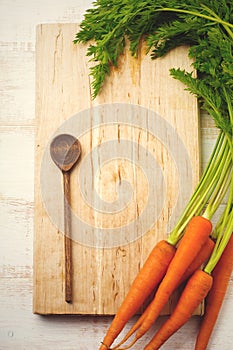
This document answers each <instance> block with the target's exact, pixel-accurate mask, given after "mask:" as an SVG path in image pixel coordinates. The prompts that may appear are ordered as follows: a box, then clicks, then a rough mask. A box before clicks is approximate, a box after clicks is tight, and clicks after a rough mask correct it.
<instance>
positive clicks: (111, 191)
mask: <svg viewBox="0 0 233 350" xmlns="http://www.w3.org/2000/svg"><path fill="white" fill-rule="evenodd" d="M77 30H78V25H76V24H43V25H39V26H38V27H37V45H36V115H37V128H36V145H35V238H34V312H35V313H39V314H114V313H115V312H116V310H117V308H118V307H119V305H120V303H121V301H122V299H123V298H124V296H125V294H126V293H127V291H128V289H129V286H130V284H131V282H132V280H133V279H134V277H135V275H136V274H137V272H138V271H139V269H140V267H141V266H142V264H143V262H144V261H145V258H146V257H147V256H148V254H149V252H150V250H151V249H152V247H153V246H154V244H155V243H156V242H157V241H158V240H159V239H162V238H165V237H166V236H167V234H168V231H169V229H170V228H171V227H172V226H173V225H174V222H175V220H176V219H177V217H178V215H179V213H180V212H181V210H182V208H183V206H184V205H185V202H186V201H187V199H188V198H189V196H190V193H191V191H192V189H193V188H194V186H195V184H196V183H197V181H198V178H199V168H200V167H199V165H200V155H199V117H198V105H197V101H196V99H195V98H194V97H193V96H191V95H190V94H189V93H188V92H186V91H184V87H183V85H182V84H181V83H179V82H177V81H175V80H174V79H172V78H171V77H170V76H169V68H172V67H181V68H185V69H187V70H190V69H191V68H190V64H191V63H190V60H189V59H188V56H187V48H185V47H181V48H179V49H175V50H173V51H172V52H171V53H170V54H168V55H167V56H166V57H165V58H163V59H159V60H157V61H153V62H152V61H151V59H150V57H149V56H148V55H146V54H145V48H143V47H142V48H141V50H140V53H139V57H138V59H136V58H132V57H131V56H130V54H129V53H128V51H127V50H126V54H125V55H124V57H122V59H121V62H120V64H119V67H118V69H114V70H113V72H112V75H111V77H110V78H108V79H107V81H106V84H105V85H104V88H103V90H102V92H101V94H100V95H99V96H98V97H97V98H96V99H95V100H93V99H92V98H91V94H92V89H91V79H90V76H89V67H90V63H89V62H88V58H87V57H86V46H84V45H73V43H72V40H73V38H74V36H75V33H76V32H77ZM59 133H70V134H73V135H74V136H75V137H78V138H79V140H80V142H81V144H82V157H81V160H80V162H79V164H78V165H77V166H76V167H75V168H74V170H73V171H72V173H71V210H72V215H71V219H72V239H73V241H72V256H73V258H72V259H73V262H72V263H73V281H72V282H73V302H72V303H69V304H68V303H66V302H65V299H64V249H63V226H64V224H63V192H62V177H61V172H60V171H59V170H58V168H57V167H56V166H55V165H54V164H53V162H52V160H51V158H50V155H49V145H50V142H51V141H52V139H53V137H54V136H55V135H57V134H59ZM174 298H176V296H174ZM172 308H173V299H171V301H170V303H169V304H168V305H167V306H166V308H165V309H164V313H170V312H171V310H172ZM201 312H202V306H200V307H199V308H198V310H197V313H201Z"/></svg>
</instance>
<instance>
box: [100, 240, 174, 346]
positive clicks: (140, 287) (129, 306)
mask: <svg viewBox="0 0 233 350" xmlns="http://www.w3.org/2000/svg"><path fill="white" fill-rule="evenodd" d="M175 251H176V248H175V247H174V246H172V245H171V244H169V243H168V242H167V241H165V240H162V241H160V242H158V243H157V244H156V246H155V247H154V248H153V250H152V252H151V253H150V255H149V257H148V258H147V260H146V262H145V264H144V266H143V267H142V269H141V270H140V272H139V274H138V275H137V277H136V278H135V280H134V282H133V284H132V286H131V288H130V290H129V292H128V294H127V296H126V298H125V300H124V301H123V303H122V304H121V306H120V308H119V310H118V312H117V313H116V315H115V317H114V319H113V321H112V323H111V325H110V327H109V329H108V331H107V334H106V335H105V337H104V339H103V342H102V345H101V346H100V349H99V350H106V349H108V348H110V346H111V345H112V343H113V342H114V340H115V339H116V337H117V336H118V335H119V334H120V332H121V331H122V329H123V328H124V326H125V324H126V323H127V322H128V321H129V319H130V318H131V317H132V316H133V315H134V314H135V313H136V311H137V310H138V308H139V307H140V306H141V305H142V303H143V302H144V301H145V299H146V298H147V297H148V296H149V295H150V293H151V292H152V291H153V289H154V288H155V287H156V286H157V285H158V284H159V283H160V281H161V280H162V279H163V277H164V275H165V274H166V271H167V269H168V266H169V264H170V262H171V260H172V259H173V257H174V255H175ZM145 281H147V283H145Z"/></svg>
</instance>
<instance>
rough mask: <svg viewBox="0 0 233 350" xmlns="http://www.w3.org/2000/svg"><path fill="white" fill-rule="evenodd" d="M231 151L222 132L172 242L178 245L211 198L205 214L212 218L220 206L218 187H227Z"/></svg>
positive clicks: (176, 228) (177, 225)
mask: <svg viewBox="0 0 233 350" xmlns="http://www.w3.org/2000/svg"><path fill="white" fill-rule="evenodd" d="M229 153H230V152H229V142H228V140H227V137H226V134H224V133H223V132H221V133H220V134H219V136H218V139H217V141H216V145H215V147H214V150H213V152H212V155H211V157H210V160H209V162H208V165H207V167H206V169H205V171H204V173H203V175H202V177H201V179H200V181H199V184H198V186H197V187H196V189H195V191H194V193H193V195H192V197H191V199H190V200H189V202H188V204H187V206H186V208H185V209H184V211H183V213H182V215H181V216H180V219H179V220H178V222H177V224H176V226H175V227H174V228H173V230H172V231H171V233H170V234H169V237H168V239H167V241H168V242H169V243H170V244H172V245H176V244H177V243H178V242H179V240H180V239H181V238H182V236H183V234H184V230H185V228H186V226H187V224H188V222H189V221H190V220H191V218H192V217H193V216H197V215H201V213H202V211H203V209H204V208H205V206H206V204H207V203H208V201H209V200H211V198H215V200H214V199H212V200H211V203H212V204H213V203H214V204H213V205H212V206H211V205H210V206H209V207H208V211H206V212H205V214H204V216H205V217H206V218H209V219H210V218H211V217H212V216H213V214H214V212H215V211H216V210H217V208H218V207H219V204H220V200H221V198H222V197H220V194H219V195H218V197H217V194H216V187H217V188H218V191H220V189H221V188H222V187H224V188H225V186H223V185H224V182H225V179H224V174H227V171H230V169H228V168H227V167H230V166H231V165H232V160H231V159H229V158H230V156H229ZM227 169H228V170H227ZM223 170H224V174H223ZM221 193H222V191H221ZM217 198H218V201H217ZM210 209H211V210H210Z"/></svg>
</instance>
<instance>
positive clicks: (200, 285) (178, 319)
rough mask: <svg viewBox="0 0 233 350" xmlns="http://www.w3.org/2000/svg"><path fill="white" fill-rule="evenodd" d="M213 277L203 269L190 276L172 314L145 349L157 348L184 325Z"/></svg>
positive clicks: (209, 286)
mask: <svg viewBox="0 0 233 350" xmlns="http://www.w3.org/2000/svg"><path fill="white" fill-rule="evenodd" d="M212 283H213V278H212V276H211V275H209V274H207V273H206V272H204V271H202V270H197V271H195V272H194V274H193V275H192V276H191V277H190V279H189V281H188V283H187V285H186V287H185V289H184V291H183V293H182V294H181V296H180V299H179V301H178V303H177V305H176V307H175V309H174V311H173V313H172V315H171V316H170V318H169V319H168V320H167V321H166V322H165V323H164V324H163V325H162V327H161V328H160V329H159V330H158V332H157V333H156V334H155V336H154V337H153V338H152V340H151V341H150V342H149V343H148V344H147V345H146V347H145V348H144V350H157V349H159V348H160V346H161V345H163V344H164V343H165V341H166V340H167V339H168V338H169V337H170V336H171V335H173V334H174V333H175V332H176V331H177V330H178V329H179V328H180V327H182V326H183V325H184V324H185V323H186V322H187V321H188V320H189V318H190V317H191V316H192V314H193V312H194V311H195V309H196V308H197V307H198V305H199V304H200V303H201V302H202V301H203V300H204V298H205V297H206V295H207V294H208V292H209V290H210V289H211V286H212Z"/></svg>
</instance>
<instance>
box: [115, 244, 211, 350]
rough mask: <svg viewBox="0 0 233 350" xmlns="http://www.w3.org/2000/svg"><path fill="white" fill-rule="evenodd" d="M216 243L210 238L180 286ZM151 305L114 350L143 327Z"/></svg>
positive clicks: (198, 266) (207, 256) (190, 266)
mask: <svg viewBox="0 0 233 350" xmlns="http://www.w3.org/2000/svg"><path fill="white" fill-rule="evenodd" d="M214 245H215V243H214V241H213V240H212V239H211V238H210V237H208V238H207V241H206V243H205V244H204V247H203V248H202V249H201V251H200V252H199V253H198V255H197V256H196V257H195V259H194V260H193V261H192V263H191V264H190V265H189V267H188V268H187V269H186V271H185V273H184V274H183V276H182V278H181V280H180V282H179V285H180V284H181V283H183V282H184V281H186V280H187V279H188V278H189V277H190V276H191V275H192V274H193V273H194V272H195V271H196V270H197V269H198V268H200V267H201V265H202V264H204V262H205V261H206V260H207V259H208V258H209V257H210V255H211V253H212V251H213V249H214ZM150 307H151V303H150V304H149V305H148V306H147V308H146V310H145V311H144V312H143V314H142V315H141V316H140V317H139V318H138V320H137V321H136V323H135V324H134V325H133V326H132V327H131V329H130V330H129V332H128V333H127V334H126V335H125V337H124V338H123V339H122V341H121V342H120V343H118V344H117V346H116V347H114V348H112V350H114V349H117V348H118V349H119V346H120V345H122V344H124V343H125V342H126V341H127V340H128V339H129V338H130V337H131V335H132V334H133V333H134V332H135V331H136V330H137V329H138V328H139V327H140V326H141V325H142V322H143V321H144V319H145V317H146V316H147V315H148V312H149V310H150Z"/></svg>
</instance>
